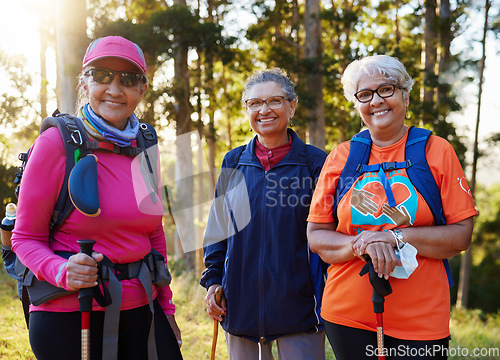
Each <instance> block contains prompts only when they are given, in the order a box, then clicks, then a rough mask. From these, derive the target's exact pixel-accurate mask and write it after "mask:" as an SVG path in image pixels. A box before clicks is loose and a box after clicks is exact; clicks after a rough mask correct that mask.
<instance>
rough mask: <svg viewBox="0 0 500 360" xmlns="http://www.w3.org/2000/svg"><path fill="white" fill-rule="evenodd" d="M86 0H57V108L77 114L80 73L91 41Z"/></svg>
mask: <svg viewBox="0 0 500 360" xmlns="http://www.w3.org/2000/svg"><path fill="white" fill-rule="evenodd" d="M86 13H87V7H86V1H85V0H57V1H56V15H55V16H54V19H57V21H56V22H55V24H56V49H57V107H58V109H59V110H60V111H61V112H68V113H74V112H75V104H76V85H77V76H78V74H79V73H80V71H81V69H82V59H83V56H84V54H85V45H86V43H87V36H86V30H87V24H86V19H87V17H86Z"/></svg>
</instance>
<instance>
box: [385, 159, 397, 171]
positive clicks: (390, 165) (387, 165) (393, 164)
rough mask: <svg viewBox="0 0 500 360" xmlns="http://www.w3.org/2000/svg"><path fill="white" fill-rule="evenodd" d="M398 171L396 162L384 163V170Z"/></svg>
mask: <svg viewBox="0 0 500 360" xmlns="http://www.w3.org/2000/svg"><path fill="white" fill-rule="evenodd" d="M396 169H397V165H396V161H391V162H385V163H384V170H387V171H392V170H396Z"/></svg>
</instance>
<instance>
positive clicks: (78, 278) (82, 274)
mask: <svg viewBox="0 0 500 360" xmlns="http://www.w3.org/2000/svg"><path fill="white" fill-rule="evenodd" d="M103 258H104V256H103V255H102V254H100V253H96V252H94V253H93V254H92V257H90V256H88V255H85V254H83V253H78V254H75V255H72V256H71V257H70V258H69V259H68V263H67V264H66V284H67V286H68V287H69V288H70V289H71V290H80V289H83V288H90V287H94V286H96V285H97V263H98V262H99V261H101V260H102V259H103Z"/></svg>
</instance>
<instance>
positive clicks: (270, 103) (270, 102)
mask: <svg viewBox="0 0 500 360" xmlns="http://www.w3.org/2000/svg"><path fill="white" fill-rule="evenodd" d="M285 100H287V101H290V100H288V99H287V98H286V97H284V96H271V97H268V98H267V99H259V98H253V99H248V100H245V105H246V106H247V108H249V109H250V110H252V111H260V109H262V106H264V103H265V104H266V105H267V107H268V108H269V109H271V110H277V109H280V108H281V107H282V106H283V102H284V101H285Z"/></svg>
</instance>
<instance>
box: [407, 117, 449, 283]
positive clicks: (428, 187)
mask: <svg viewBox="0 0 500 360" xmlns="http://www.w3.org/2000/svg"><path fill="white" fill-rule="evenodd" d="M431 135H432V132H431V131H430V130H427V129H422V128H417V127H413V126H412V127H410V129H409V130H408V139H407V141H406V148H405V159H406V160H407V162H408V167H407V168H406V172H407V174H408V178H409V179H410V181H411V183H412V184H413V186H415V188H416V189H417V191H418V192H419V193H420V194H421V195H422V197H423V198H424V200H425V202H426V203H427V205H428V206H429V208H430V209H431V212H432V215H433V216H434V222H435V224H436V225H444V224H446V219H445V217H444V215H443V203H442V200H441V192H440V191H439V187H438V186H437V184H436V180H435V179H434V176H433V175H432V172H431V169H430V167H429V163H428V162H427V157H426V155H425V148H426V146H427V142H428V141H429V138H430V137H431ZM443 265H444V268H445V270H446V275H447V276H448V284H449V285H450V287H451V286H453V276H452V274H451V269H450V264H449V262H448V259H443Z"/></svg>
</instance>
